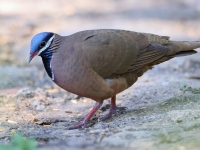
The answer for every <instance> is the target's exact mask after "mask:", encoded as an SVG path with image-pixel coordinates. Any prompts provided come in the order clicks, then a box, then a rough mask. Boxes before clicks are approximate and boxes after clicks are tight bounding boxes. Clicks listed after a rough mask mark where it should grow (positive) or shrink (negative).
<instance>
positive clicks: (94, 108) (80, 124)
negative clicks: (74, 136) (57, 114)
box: [69, 102, 102, 130]
mask: <svg viewBox="0 0 200 150" xmlns="http://www.w3.org/2000/svg"><path fill="white" fill-rule="evenodd" d="M101 105H102V103H99V102H97V103H96V104H95V106H94V107H93V108H92V110H91V111H90V112H89V114H88V115H87V116H86V117H85V119H84V120H83V122H82V123H79V124H77V125H74V126H71V127H69V130H72V129H78V128H81V127H84V128H85V127H87V123H88V121H89V120H90V118H91V117H92V116H93V115H94V114H95V112H96V111H97V110H98V109H99V108H100V107H101Z"/></svg>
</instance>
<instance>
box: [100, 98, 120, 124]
mask: <svg viewBox="0 0 200 150" xmlns="http://www.w3.org/2000/svg"><path fill="white" fill-rule="evenodd" d="M116 109H117V106H116V96H114V97H111V101H110V110H109V112H108V114H106V115H105V116H103V117H102V118H101V120H102V121H104V120H106V119H108V118H110V117H112V114H114V115H117V113H116Z"/></svg>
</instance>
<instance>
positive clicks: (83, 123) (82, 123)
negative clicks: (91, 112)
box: [69, 121, 87, 130]
mask: <svg viewBox="0 0 200 150" xmlns="http://www.w3.org/2000/svg"><path fill="white" fill-rule="evenodd" d="M86 126H87V121H83V122H81V123H79V124H77V125H73V126H70V127H69V130H73V129H78V128H81V127H84V128H85V127H86Z"/></svg>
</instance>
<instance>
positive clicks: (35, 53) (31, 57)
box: [28, 51, 38, 63]
mask: <svg viewBox="0 0 200 150" xmlns="http://www.w3.org/2000/svg"><path fill="white" fill-rule="evenodd" d="M37 53H38V51H36V52H34V53H32V54H30V56H29V60H28V63H30V62H31V60H32V59H33V57H35V56H36V55H37Z"/></svg>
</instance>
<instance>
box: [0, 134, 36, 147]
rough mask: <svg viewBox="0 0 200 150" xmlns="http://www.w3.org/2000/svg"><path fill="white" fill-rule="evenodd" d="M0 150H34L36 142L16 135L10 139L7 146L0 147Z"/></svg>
mask: <svg viewBox="0 0 200 150" xmlns="http://www.w3.org/2000/svg"><path fill="white" fill-rule="evenodd" d="M0 150H36V142H35V141H34V140H31V139H26V138H25V137H23V136H22V134H19V133H18V134H15V135H13V136H12V137H11V142H10V144H9V145H0Z"/></svg>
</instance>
